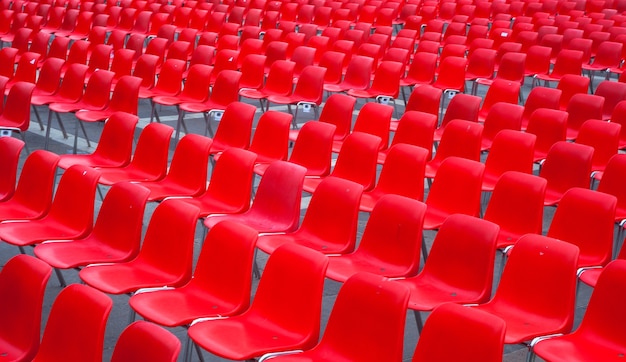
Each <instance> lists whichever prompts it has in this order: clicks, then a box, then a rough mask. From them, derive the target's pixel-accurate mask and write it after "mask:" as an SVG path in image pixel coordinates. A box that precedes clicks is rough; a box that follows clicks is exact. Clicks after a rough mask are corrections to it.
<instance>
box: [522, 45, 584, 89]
mask: <svg viewBox="0 0 626 362" xmlns="http://www.w3.org/2000/svg"><path fill="white" fill-rule="evenodd" d="M582 58H583V52H582V51H580V50H570V49H563V50H561V51H560V52H559V54H558V55H557V58H556V61H555V63H554V67H553V68H552V71H551V72H550V74H549V75H547V76H546V75H541V74H537V76H536V77H535V79H534V80H535V82H534V84H536V83H537V82H539V81H541V80H543V81H544V85H546V86H547V84H548V83H549V82H558V81H560V80H561V78H563V76H564V75H565V74H574V75H580V74H581V72H582V62H583V60H582Z"/></svg>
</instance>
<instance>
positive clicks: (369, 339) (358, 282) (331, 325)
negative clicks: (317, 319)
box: [276, 272, 409, 362]
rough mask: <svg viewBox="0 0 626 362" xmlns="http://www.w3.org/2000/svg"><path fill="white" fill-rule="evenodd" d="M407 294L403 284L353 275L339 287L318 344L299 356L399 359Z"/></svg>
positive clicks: (372, 275) (362, 274)
mask: <svg viewBox="0 0 626 362" xmlns="http://www.w3.org/2000/svg"><path fill="white" fill-rule="evenodd" d="M408 295H409V292H408V289H407V288H406V287H404V286H402V285H400V284H398V283H394V282H392V281H389V280H386V279H385V278H384V277H381V276H378V275H374V274H370V273H366V272H361V273H357V274H355V275H354V276H352V277H350V278H349V279H348V280H347V281H346V282H345V283H344V284H343V286H342V287H341V289H340V290H339V293H338V294H337V299H336V301H335V304H334V306H333V309H332V311H331V315H330V317H329V320H328V324H327V326H326V329H325V331H324V336H323V337H322V339H321V341H320V343H319V344H318V345H317V346H316V347H315V348H314V349H313V350H310V351H307V352H305V353H304V354H303V355H302V356H303V357H304V356H310V357H312V358H313V359H317V358H331V359H337V360H339V359H347V360H355V361H363V362H365V361H372V362H373V361H382V360H387V359H393V360H400V359H402V344H403V338H404V337H403V332H402V331H403V330H404V324H405V314H406V304H407V300H408ZM322 356H324V357H322ZM276 360H277V361H280V360H281V358H280V357H279V358H277V359H276ZM285 360H289V357H288V356H287V357H286V358H285Z"/></svg>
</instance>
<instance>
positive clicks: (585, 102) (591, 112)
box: [566, 93, 605, 140]
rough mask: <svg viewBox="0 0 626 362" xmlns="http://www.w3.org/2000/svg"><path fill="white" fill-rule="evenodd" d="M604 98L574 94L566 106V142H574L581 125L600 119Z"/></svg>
mask: <svg viewBox="0 0 626 362" xmlns="http://www.w3.org/2000/svg"><path fill="white" fill-rule="evenodd" d="M604 102H605V100H604V97H601V96H597V95H592V94H582V93H581V94H574V95H573V96H572V98H571V99H570V101H569V103H568V104H567V110H566V111H567V113H568V114H569V116H568V117H567V134H566V138H567V139H568V140H574V139H576V137H577V136H578V132H579V130H580V127H581V126H582V124H583V123H584V122H585V121H587V120H589V119H602V109H603V108H604Z"/></svg>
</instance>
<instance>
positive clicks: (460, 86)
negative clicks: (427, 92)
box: [433, 57, 467, 113]
mask: <svg viewBox="0 0 626 362" xmlns="http://www.w3.org/2000/svg"><path fill="white" fill-rule="evenodd" d="M466 66H467V59H465V58H461V57H447V58H446V59H444V60H443V61H442V62H441V64H439V67H438V68H437V70H438V74H439V76H438V77H437V79H436V80H435V82H434V83H433V87H435V88H439V89H441V90H442V91H443V92H444V94H449V93H453V94H454V93H459V92H461V93H462V92H463V91H464V90H465V67H466ZM445 99H446V97H445V96H443V97H441V109H440V113H443V109H444V104H445Z"/></svg>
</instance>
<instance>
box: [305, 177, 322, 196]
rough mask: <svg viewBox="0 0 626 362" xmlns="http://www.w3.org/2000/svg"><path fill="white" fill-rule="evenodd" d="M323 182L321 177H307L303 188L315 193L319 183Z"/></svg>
mask: <svg viewBox="0 0 626 362" xmlns="http://www.w3.org/2000/svg"><path fill="white" fill-rule="evenodd" d="M321 182H322V179H321V178H306V179H304V184H303V185H302V190H304V191H306V192H308V193H313V192H315V189H316V188H317V186H319V184H320V183H321Z"/></svg>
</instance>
